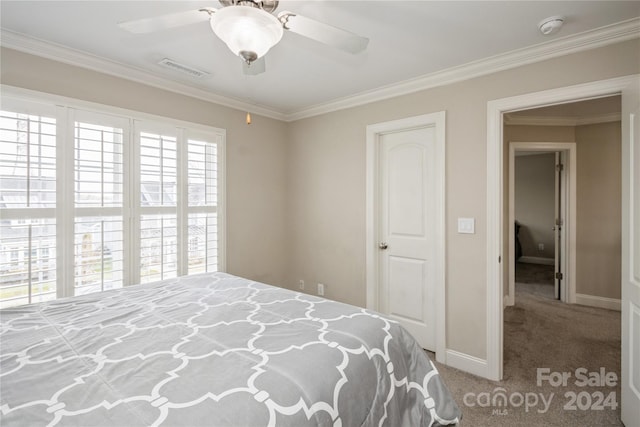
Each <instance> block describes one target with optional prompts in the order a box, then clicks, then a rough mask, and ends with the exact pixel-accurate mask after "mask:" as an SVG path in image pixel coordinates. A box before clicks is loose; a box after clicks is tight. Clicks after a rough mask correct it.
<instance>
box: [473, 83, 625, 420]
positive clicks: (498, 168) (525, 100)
mask: <svg viewBox="0 0 640 427" xmlns="http://www.w3.org/2000/svg"><path fill="white" fill-rule="evenodd" d="M637 82H638V76H628V77H620V78H614V79H610V80H602V81H597V82H590V83H585V84H580V85H575V86H569V87H564V88H558V89H550V90H546V91H542V92H537V93H531V94H526V95H520V96H514V97H510V98H503V99H498V100H494V101H489V102H488V103H487V210H488V212H487V236H488V241H487V277H486V283H487V366H486V377H487V378H489V379H492V380H495V381H499V380H500V379H502V376H503V340H504V336H503V326H504V325H503V305H504V295H505V289H504V287H505V284H506V283H507V281H506V277H505V276H506V274H507V269H506V268H505V265H504V264H503V263H502V258H503V251H505V252H506V243H507V242H506V241H507V239H506V235H505V232H507V229H506V228H505V227H506V226H507V224H506V221H504V214H503V209H504V208H503V207H504V200H503V194H504V190H505V187H504V184H503V183H504V179H503V168H504V166H505V165H504V160H505V157H506V156H505V154H504V145H503V118H504V115H505V114H506V113H508V112H517V111H521V110H526V109H533V108H538V107H544V106H551V105H560V104H564V103H569V102H577V101H581V100H589V99H596V98H603V97H609V96H612V95H620V94H622V100H623V102H622V121H623V126H622V130H623V138H622V142H623V143H622V150H623V156H622V160H620V163H622V166H623V170H622V178H623V179H622V182H623V189H622V194H624V195H625V196H626V195H627V194H628V193H629V191H630V190H629V188H632V186H630V185H628V184H627V181H628V178H629V176H630V174H629V170H631V169H632V168H630V167H629V166H628V165H627V163H625V161H624V159H625V158H628V154H627V157H625V155H624V153H625V152H628V151H629V145H630V144H631V142H630V141H631V140H632V137H633V135H634V134H633V133H630V132H628V130H627V128H626V127H625V126H626V125H628V124H629V120H630V119H629V117H630V116H629V115H628V114H627V112H628V111H632V110H631V105H630V103H631V102H632V101H634V100H635V99H636V98H635V95H634V94H635V93H636V92H635V90H636V89H635V88H634V86H635V85H637ZM625 99H626V100H627V101H628V102H627V101H625ZM625 102H626V103H625ZM627 104H628V105H627ZM631 117H632V116H631ZM632 162H633V161H632ZM632 165H633V163H632ZM630 182H632V181H630ZM625 206H627V204H626V203H625V198H624V197H623V203H622V209H623V215H622V218H623V221H622V236H623V243H622V249H623V253H622V263H623V266H624V265H628V264H629V263H630V262H631V261H630V258H629V257H630V252H629V251H628V242H626V241H625V238H626V237H625V236H627V235H628V232H629V224H630V220H629V218H630V216H629V215H627V212H626V211H625V210H624V209H625ZM625 242H626V243H625ZM622 272H623V275H624V277H623V279H622V281H621V283H622V285H621V288H622V290H623V294H622V298H621V301H622V317H623V334H622V347H623V354H624V352H625V350H624V349H625V348H630V347H628V342H627V338H626V335H625V328H627V329H628V326H627V325H626V324H625V319H626V318H627V317H628V314H627V313H626V311H628V308H627V307H626V306H625V302H626V301H627V300H628V293H627V299H625V293H624V291H625V290H626V289H627V288H628V287H629V285H628V283H630V282H629V280H628V279H627V277H628V274H627V273H628V272H627V271H626V270H625V269H624V268H623V269H622ZM631 360H633V359H631ZM622 365H623V390H625V387H624V378H626V377H625V375H627V374H628V363H627V364H625V358H624V357H623V364H622ZM623 394H624V393H623ZM627 395H628V394H627ZM623 408H624V406H623ZM623 413H624V409H623Z"/></svg>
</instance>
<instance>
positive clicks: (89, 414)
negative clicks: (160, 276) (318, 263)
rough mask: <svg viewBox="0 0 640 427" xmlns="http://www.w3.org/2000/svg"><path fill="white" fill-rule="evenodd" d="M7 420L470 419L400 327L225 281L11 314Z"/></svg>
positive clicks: (190, 281)
mask: <svg viewBox="0 0 640 427" xmlns="http://www.w3.org/2000/svg"><path fill="white" fill-rule="evenodd" d="M0 320H1V327H0V328H1V329H0V349H1V352H0V353H1V354H0V363H1V364H0V368H1V371H0V393H1V394H0V416H1V418H0V425H2V426H3V427H9V426H44V425H51V426H55V425H58V426H60V425H64V426H100V425H104V426H148V425H154V426H155V425H164V426H194V427H195V426H431V425H446V424H455V423H456V422H457V421H458V417H459V416H460V412H459V409H458V407H457V406H456V404H455V402H454V401H453V400H452V398H451V396H450V395H449V392H448V391H447V389H446V388H445V386H444V385H443V383H442V381H441V379H440V377H439V376H438V373H437V371H436V369H435V368H434V366H433V364H432V363H431V362H430V361H429V360H428V358H427V356H426V355H425V353H424V351H422V349H420V348H419V347H418V345H417V344H416V342H415V340H414V339H413V338H412V337H411V336H410V335H409V334H408V333H407V332H406V331H405V330H404V329H403V328H402V327H400V326H399V325H398V324H397V323H395V322H393V321H391V320H388V319H386V318H385V317H383V316H381V315H379V314H377V313H374V312H371V311H367V310H364V309H361V308H358V307H354V306H350V305H345V304H340V303H336V302H333V301H329V300H326V299H322V298H318V297H314V296H310V295H305V294H300V293H296V292H292V291H288V290H285V289H281V288H277V287H273V286H269V285H265V284H262V283H257V282H252V281H249V280H246V279H242V278H239V277H235V276H232V275H229V274H225V273H213V274H203V275H196V276H186V277H182V278H180V279H174V280H166V281H162V282H157V283H153V284H147V285H138V286H131V287H127V288H125V289H120V290H116V291H108V292H104V293H97V294H90V295H84V296H79V297H74V298H67V299H59V300H56V301H53V302H48V303H41V304H33V305H27V306H22V307H16V308H10V309H4V310H1V311H0Z"/></svg>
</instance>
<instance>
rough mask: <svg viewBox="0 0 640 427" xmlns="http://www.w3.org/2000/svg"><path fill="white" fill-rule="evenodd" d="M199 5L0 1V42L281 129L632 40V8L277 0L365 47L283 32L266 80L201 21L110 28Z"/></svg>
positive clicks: (639, 11) (638, 4) (637, 10)
mask: <svg viewBox="0 0 640 427" xmlns="http://www.w3.org/2000/svg"><path fill="white" fill-rule="evenodd" d="M204 6H210V7H216V8H217V7H220V5H219V3H218V2H217V1H212V2H202V1H186V0H182V1H113V0H111V1H95V0H94V1H52V0H49V1H24V0H23V1H11V0H2V1H1V2H0V14H1V21H0V23H1V28H2V40H1V43H2V44H3V45H4V46H7V47H11V48H17V49H20V50H24V51H29V52H31V53H36V54H42V55H43V56H48V57H60V58H62V59H63V60H64V61H66V62H75V63H78V62H81V63H83V64H86V66H88V67H89V68H94V69H101V70H104V71H107V72H111V73H112V74H118V75H124V76H127V77H130V78H133V79H136V80H139V81H146V82H149V83H151V84H155V85H157V86H162V85H165V86H166V87H169V88H170V89H172V90H178V91H182V92H185V93H189V94H192V95H193V94H195V95H196V96H199V97H201V98H205V99H211V100H213V101H216V102H221V103H223V104H227V105H231V106H242V105H244V104H251V105H254V106H255V107H256V108H258V109H259V110H258V112H262V113H264V114H266V115H270V116H272V117H277V118H284V119H286V118H287V117H289V118H290V117H293V115H295V114H296V113H300V112H303V111H313V109H314V108H316V109H317V108H320V107H321V106H328V107H327V108H330V107H331V106H332V105H335V106H336V108H338V106H339V105H340V102H345V100H348V99H351V98H353V97H358V96H360V97H362V96H363V95H364V94H375V93H378V94H380V96H384V94H387V93H392V92H393V89H394V88H395V87H398V86H399V85H400V86H401V85H402V84H404V87H405V90H406V88H407V87H410V86H411V85H410V84H408V83H407V82H409V83H410V82H412V81H416V79H421V78H424V77H425V76H433V75H438V74H439V73H440V74H442V72H443V71H445V70H448V71H449V72H451V70H457V69H460V66H462V65H464V64H469V63H474V64H478V63H479V62H478V61H481V60H483V59H485V58H489V57H492V58H496V57H500V56H503V57H505V58H506V57H507V56H505V55H512V56H513V58H520V60H522V58H524V57H526V53H527V52H531V53H532V57H535V55H538V56H539V55H540V52H542V53H545V52H550V53H552V52H554V49H555V51H560V49H558V48H556V47H555V46H564V45H563V43H566V42H567V40H571V39H577V38H580V37H584V35H585V34H594V33H597V32H598V31H601V32H602V31H607V28H612V27H610V26H612V25H613V24H618V23H623V24H619V25H617V26H616V25H614V27H620V26H624V25H626V26H627V27H629V26H630V27H631V28H632V30H631V31H629V30H625V32H624V34H627V33H629V34H633V35H632V36H633V37H638V34H639V31H638V27H640V20H638V17H639V16H640V1H493V2H486V1H328V0H315V1H293V0H282V1H280V5H279V7H278V9H277V11H276V12H279V11H282V10H289V11H292V12H295V13H298V14H300V15H305V16H307V17H310V18H313V19H316V20H318V21H322V22H325V23H328V24H331V25H334V26H337V27H340V28H344V29H347V30H349V31H352V32H354V33H357V34H359V35H362V36H365V37H368V38H369V39H370V42H369V46H368V48H367V50H366V51H365V52H364V53H361V54H358V55H350V54H347V53H344V52H341V51H337V50H334V49H332V48H330V47H328V46H325V45H322V44H320V43H318V42H315V41H313V40H309V39H306V38H304V37H301V36H299V35H297V34H293V33H288V32H285V35H284V37H283V40H282V41H281V42H280V43H279V44H278V45H276V46H275V47H274V48H273V49H271V51H270V52H269V53H268V54H267V56H266V62H267V71H266V72H265V73H263V74H261V75H258V76H245V75H244V74H243V73H242V70H241V68H242V67H241V65H242V64H241V61H240V59H239V58H238V57H236V56H234V55H233V54H232V53H231V52H230V51H229V50H228V49H227V47H226V46H225V45H224V43H223V42H222V41H220V40H219V39H218V38H217V37H216V36H215V35H214V34H213V32H212V31H211V29H210V27H209V25H208V23H207V22H201V23H198V24H193V25H190V26H186V27H181V28H175V29H170V30H166V31H162V32H157V33H153V34H138V35H136V34H131V33H128V32H126V31H124V30H122V29H121V28H120V27H118V25H117V24H118V23H119V22H122V21H128V20H133V19H140V18H145V17H152V16H156V15H162V14H166V13H172V12H179V11H185V10H191V9H198V8H201V7H204ZM552 15H564V16H565V17H566V23H565V25H564V27H563V28H562V29H561V31H560V32H559V33H558V34H556V35H553V36H543V35H542V34H541V33H540V32H539V31H538V28H537V24H538V22H539V21H540V20H542V19H543V18H546V17H549V16H552ZM632 19H633V20H632ZM629 20H632V21H629ZM601 27H606V28H605V29H604V30H603V29H601ZM595 29H599V30H596V31H593V30H595ZM585 32H587V33H585ZM598 34H600V33H598ZM627 38H628V37H627ZM518 55H520V56H518ZM163 58H170V59H172V60H175V61H178V62H180V63H183V64H185V65H188V66H191V67H194V68H197V69H200V70H204V71H206V72H208V73H210V75H209V76H208V77H207V78H204V79H195V78H191V77H189V76H185V75H182V74H178V73H176V72H174V71H171V70H167V69H165V68H162V67H160V66H159V65H158V64H157V62H158V61H160V60H161V59H163ZM454 67H458V68H454Z"/></svg>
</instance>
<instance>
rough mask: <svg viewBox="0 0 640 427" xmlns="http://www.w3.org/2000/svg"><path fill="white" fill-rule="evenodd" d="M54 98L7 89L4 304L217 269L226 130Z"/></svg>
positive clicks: (1, 200)
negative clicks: (37, 98) (30, 97)
mask: <svg viewBox="0 0 640 427" xmlns="http://www.w3.org/2000/svg"><path fill="white" fill-rule="evenodd" d="M55 104H57V105H58V106H55V105H54V103H53V102H52V103H51V104H50V105H48V104H46V103H33V102H27V101H25V100H21V99H18V98H14V97H12V96H9V97H6V98H5V97H3V108H4V110H3V111H1V112H0V307H7V306H13V305H20V304H27V303H32V302H39V301H45V300H51V299H55V298H59V297H62V296H71V295H81V294H86V293H90V292H96V291H103V290H109V289H115V288H120V287H123V286H127V285H131V284H135V283H145V282H151V281H154V280H160V279H166V278H172V277H177V276H181V275H185V274H195V273H199V272H206V271H217V270H218V269H220V268H222V266H223V265H224V262H223V255H224V254H223V253H222V252H221V251H220V248H221V245H220V241H221V239H222V233H221V232H222V221H221V216H220V214H221V211H220V206H219V204H220V199H221V193H220V192H219V189H220V188H221V187H220V182H221V181H220V180H221V178H222V170H223V168H222V166H223V165H222V163H221V159H222V158H223V157H222V155H221V153H222V151H221V150H222V148H223V144H224V132H223V131H221V130H218V129H213V128H207V127H202V126H198V125H193V126H191V125H190V124H187V123H182V122H179V123H178V122H176V123H167V121H166V120H159V119H156V120H149V118H148V117H146V118H145V120H144V121H139V120H137V119H136V118H135V117H134V116H135V113H130V112H125V113H126V114H122V111H118V114H117V115H111V114H104V113H95V112H88V111H84V110H80V109H75V108H72V107H70V106H60V104H61V103H60V102H56V103H55ZM106 108H107V107H105V109H106ZM71 267H72V268H71Z"/></svg>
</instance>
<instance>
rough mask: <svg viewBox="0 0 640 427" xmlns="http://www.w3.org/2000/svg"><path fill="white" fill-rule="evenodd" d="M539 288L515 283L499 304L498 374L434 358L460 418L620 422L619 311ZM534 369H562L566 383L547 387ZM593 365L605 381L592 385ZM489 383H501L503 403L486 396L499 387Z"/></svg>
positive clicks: (489, 422) (500, 422)
mask: <svg viewBox="0 0 640 427" xmlns="http://www.w3.org/2000/svg"><path fill="white" fill-rule="evenodd" d="M539 290H540V289H539V286H538V287H536V286H530V285H528V284H517V287H516V305H515V306H513V307H508V308H507V309H506V310H505V313H504V317H505V329H504V332H505V337H504V361H505V364H504V379H503V380H502V381H500V382H492V381H489V380H485V379H483V378H479V377H476V376H474V375H470V374H467V373H464V372H461V371H458V370H456V369H453V368H449V367H446V366H442V365H440V364H437V363H436V366H437V367H438V369H439V370H440V373H441V375H442V377H443V378H444V380H445V383H446V384H447V386H448V387H449V389H450V390H451V392H452V394H453V395H454V397H455V399H456V401H457V402H458V405H459V406H460V408H461V410H462V412H463V419H462V422H461V424H460V425H461V426H581V427H589V426H594V427H595V426H598V427H599V426H620V425H622V423H621V422H620V408H619V406H618V405H619V399H620V313H619V312H616V311H610V310H603V309H596V308H590V307H585V306H579V305H568V304H563V303H561V302H558V301H555V300H553V299H550V298H549V297H547V296H542V295H540V294H539ZM547 295H548V294H547ZM430 356H431V357H432V360H434V358H433V355H432V354H431V355H430ZM537 368H548V373H549V375H550V376H551V379H556V378H558V379H560V375H562V373H565V372H566V373H568V374H569V375H570V377H567V379H566V385H565V384H562V382H561V381H559V384H556V385H555V386H553V385H552V384H550V381H548V380H543V381H542V384H541V385H540V386H539V385H538V384H537V377H538V371H537ZM580 368H584V375H582V376H580V374H581V371H578V372H577V374H578V377H576V370H578V369H580ZM601 368H604V372H605V373H606V374H605V376H606V375H608V377H609V385H605V386H596V385H595V382H597V380H598V379H600V380H603V378H598V379H597V378H595V376H596V374H591V373H595V372H597V373H598V375H597V376H598V377H601V376H600V375H599V373H600V372H601ZM614 375H615V380H614V379H613V378H612V376H614ZM582 377H586V378H588V379H589V380H591V381H593V382H587V381H583V378H582ZM613 382H615V385H612V383H613ZM583 383H585V384H583ZM497 388H502V389H504V395H506V397H507V399H509V401H508V402H507V404H506V405H504V406H500V405H499V403H500V401H499V398H498V400H496V401H495V402H493V398H494V397H495V396H496V395H498V394H499V393H500V391H501V390H499V389H498V390H496V389H497ZM465 396H466V397H465ZM573 396H575V399H572V397H573ZM607 397H608V398H609V399H608V400H607ZM543 399H544V400H543ZM614 399H615V402H614ZM527 401H528V405H527ZM548 402H550V403H548ZM494 403H495V404H494ZM527 406H528V408H527ZM612 407H615V409H611V408H612Z"/></svg>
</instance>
